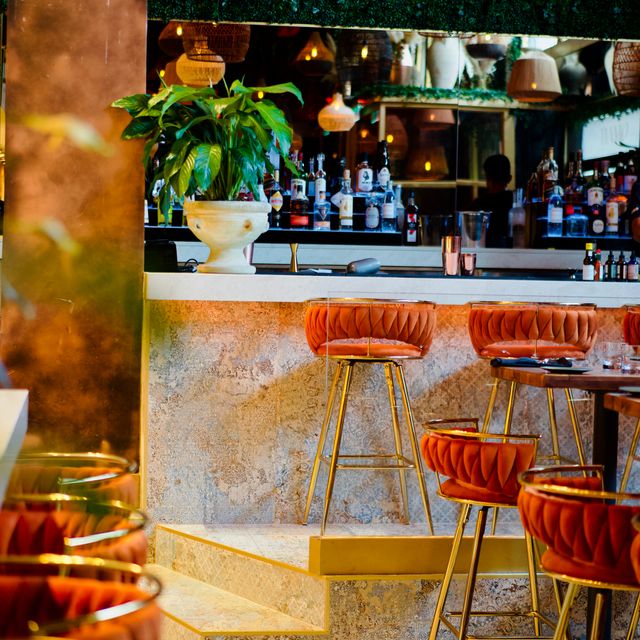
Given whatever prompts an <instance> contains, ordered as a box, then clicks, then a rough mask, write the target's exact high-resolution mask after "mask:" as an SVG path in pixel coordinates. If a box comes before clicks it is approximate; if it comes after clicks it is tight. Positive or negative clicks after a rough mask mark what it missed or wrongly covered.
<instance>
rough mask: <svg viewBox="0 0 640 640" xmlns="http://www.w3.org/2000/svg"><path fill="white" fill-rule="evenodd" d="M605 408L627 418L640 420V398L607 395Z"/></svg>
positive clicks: (615, 394)
mask: <svg viewBox="0 0 640 640" xmlns="http://www.w3.org/2000/svg"><path fill="white" fill-rule="evenodd" d="M604 406H605V407H606V408H607V409H611V410H612V411H617V412H618V413H621V414H623V415H625V416H631V417H632V418H640V397H638V396H635V397H634V396H629V395H626V394H622V393H607V395H606V396H605V397H604Z"/></svg>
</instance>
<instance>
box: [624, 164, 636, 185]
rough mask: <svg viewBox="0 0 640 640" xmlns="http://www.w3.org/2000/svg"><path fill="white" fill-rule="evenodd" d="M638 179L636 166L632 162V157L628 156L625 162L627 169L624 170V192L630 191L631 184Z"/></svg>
mask: <svg viewBox="0 0 640 640" xmlns="http://www.w3.org/2000/svg"><path fill="white" fill-rule="evenodd" d="M637 179H638V175H637V173H636V166H635V165H634V164H633V158H629V162H627V170H626V171H625V172H624V192H625V193H631V189H633V185H634V184H635V182H636V180H637Z"/></svg>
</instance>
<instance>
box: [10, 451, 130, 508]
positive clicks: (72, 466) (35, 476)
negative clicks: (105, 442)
mask: <svg viewBox="0 0 640 640" xmlns="http://www.w3.org/2000/svg"><path fill="white" fill-rule="evenodd" d="M136 469H137V466H136V464H135V463H131V462H129V461H128V460H125V459H124V458H120V457H119V456H113V455H106V454H102V453H30V454H21V455H20V456H19V457H18V458H17V459H16V462H15V465H14V467H13V470H12V472H11V476H10V478H9V485H8V487H7V495H10V494H43V493H56V492H60V493H73V494H80V495H83V496H85V497H91V498H93V499H96V500H120V501H121V502H125V503H127V504H130V505H136V504H137V503H138V481H137V478H136V477H135V476H134V475H133V473H134V472H135V471H136Z"/></svg>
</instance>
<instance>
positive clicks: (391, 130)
mask: <svg viewBox="0 0 640 640" xmlns="http://www.w3.org/2000/svg"><path fill="white" fill-rule="evenodd" d="M384 132H385V140H386V142H387V149H388V151H389V162H390V164H391V174H392V175H396V176H397V175H401V174H402V173H404V160H405V158H406V157H407V152H408V151H409V135H408V134H407V130H406V129H405V126H404V124H403V123H402V120H401V119H400V118H399V117H398V116H397V115H396V114H395V113H391V114H387V117H386V119H385V125H384Z"/></svg>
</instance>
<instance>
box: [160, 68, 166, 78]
mask: <svg viewBox="0 0 640 640" xmlns="http://www.w3.org/2000/svg"><path fill="white" fill-rule="evenodd" d="M164 74H165V70H164V69H160V77H161V78H164Z"/></svg>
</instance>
